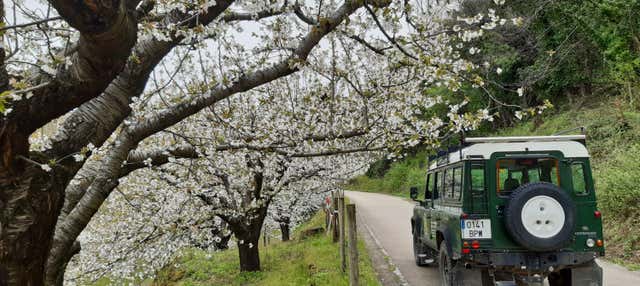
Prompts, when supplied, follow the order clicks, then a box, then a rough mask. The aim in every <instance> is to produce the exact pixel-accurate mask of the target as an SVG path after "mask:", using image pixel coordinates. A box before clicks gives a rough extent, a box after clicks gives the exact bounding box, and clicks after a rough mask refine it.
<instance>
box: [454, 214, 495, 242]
mask: <svg viewBox="0 0 640 286" xmlns="http://www.w3.org/2000/svg"><path fill="white" fill-rule="evenodd" d="M460 229H461V230H462V238H464V239H484V238H491V220H489V219H463V220H460Z"/></svg>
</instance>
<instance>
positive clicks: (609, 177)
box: [346, 100, 640, 269]
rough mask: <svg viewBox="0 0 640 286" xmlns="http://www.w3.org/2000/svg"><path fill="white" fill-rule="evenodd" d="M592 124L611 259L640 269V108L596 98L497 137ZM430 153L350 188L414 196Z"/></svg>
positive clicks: (594, 160) (592, 149)
mask: <svg viewBox="0 0 640 286" xmlns="http://www.w3.org/2000/svg"><path fill="white" fill-rule="evenodd" d="M577 126H585V127H587V136H588V141H587V145H588V146H587V147H588V148H589V151H590V153H591V155H592V161H591V164H592V168H593V170H594V178H595V183H596V191H597V196H598V207H599V208H600V210H601V211H602V212H603V215H604V230H605V243H606V250H607V259H609V260H612V261H614V262H618V263H621V264H623V265H625V266H627V267H629V268H631V269H640V232H639V231H637V230H638V229H640V219H638V217H640V162H639V161H640V112H639V111H638V110H635V109H632V108H627V107H625V106H623V105H620V104H616V102H614V101H611V100H609V101H605V102H595V103H591V105H590V106H588V107H582V108H579V109H573V108H565V109H558V110H555V112H553V113H551V114H547V115H546V116H544V117H543V118H542V121H541V122H540V121H539V122H537V124H534V122H523V123H522V124H520V125H518V126H516V127H513V128H507V129H504V130H499V131H498V132H496V133H493V134H482V135H497V136H517V135H550V134H554V133H556V132H559V131H562V130H566V129H568V128H572V127H577ZM425 157H426V155H425V154H424V153H419V154H418V155H416V156H411V157H408V158H405V159H404V160H402V161H399V162H395V163H393V164H392V165H391V167H390V169H389V170H388V171H387V172H386V173H385V174H384V176H383V177H382V178H369V177H366V176H361V177H358V178H355V179H353V180H352V181H351V182H350V183H349V184H348V185H347V186H346V188H347V189H350V190H358V191H371V192H380V193H389V194H393V195H400V196H404V197H408V190H409V187H410V186H419V187H421V189H422V188H423V187H424V173H425V170H426V162H425Z"/></svg>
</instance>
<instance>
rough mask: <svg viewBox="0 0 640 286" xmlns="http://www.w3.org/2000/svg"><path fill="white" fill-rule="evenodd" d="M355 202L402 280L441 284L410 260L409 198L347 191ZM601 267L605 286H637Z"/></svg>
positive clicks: (614, 268)
mask: <svg viewBox="0 0 640 286" xmlns="http://www.w3.org/2000/svg"><path fill="white" fill-rule="evenodd" d="M345 194H346V196H347V197H348V198H349V200H350V201H351V202H352V203H354V204H356V209H357V213H358V218H359V221H358V223H359V224H364V225H365V226H366V227H365V229H367V231H369V232H370V233H371V235H372V236H373V237H374V240H375V241H376V242H377V243H378V244H379V247H381V248H382V249H384V251H385V252H386V255H388V256H389V260H390V261H389V262H390V263H392V264H394V265H395V266H396V267H397V268H398V270H399V271H396V272H397V274H399V275H401V279H402V280H404V281H406V283H407V284H409V285H410V286H418V285H420V286H427V285H440V284H439V282H440V279H439V277H438V271H437V267H418V266H416V264H415V262H414V260H413V248H412V247H413V246H412V244H411V222H410V219H411V215H412V213H413V206H414V204H413V203H412V202H410V201H408V200H405V199H402V198H399V197H394V196H389V195H383V194H376V193H364V192H346V193H345ZM598 263H599V264H600V266H602V268H603V270H604V285H605V286H627V285H628V286H638V285H640V273H638V272H635V271H628V270H626V269H625V268H623V267H620V266H618V265H614V264H611V263H607V262H604V261H599V262H598Z"/></svg>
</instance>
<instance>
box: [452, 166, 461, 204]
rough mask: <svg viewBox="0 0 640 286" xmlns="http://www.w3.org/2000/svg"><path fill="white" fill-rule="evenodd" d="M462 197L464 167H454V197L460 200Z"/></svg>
mask: <svg viewBox="0 0 640 286" xmlns="http://www.w3.org/2000/svg"><path fill="white" fill-rule="evenodd" d="M460 197H462V168H460V167H457V168H455V169H453V198H454V199H455V200H460Z"/></svg>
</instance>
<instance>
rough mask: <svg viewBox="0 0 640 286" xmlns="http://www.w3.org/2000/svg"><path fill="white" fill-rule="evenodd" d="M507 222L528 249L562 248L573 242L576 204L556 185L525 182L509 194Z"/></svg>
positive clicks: (521, 243)
mask: <svg viewBox="0 0 640 286" xmlns="http://www.w3.org/2000/svg"><path fill="white" fill-rule="evenodd" d="M505 224H506V228H507V231H508V232H509V234H510V235H511V237H512V238H513V239H514V240H515V241H516V242H517V243H518V244H520V245H522V246H524V247H526V248H527V249H530V250H534V251H550V250H556V249H560V248H562V247H564V246H566V245H567V244H568V243H569V242H570V241H571V238H572V235H573V231H574V229H575V224H576V208H575V204H574V203H573V201H572V200H571V198H570V197H569V195H568V194H567V193H566V192H565V191H564V190H562V189H560V188H559V187H557V186H556V185H554V184H551V183H546V182H537V183H529V184H525V185H522V186H520V187H519V188H517V189H516V190H515V191H513V193H512V194H511V196H510V197H509V201H508V202H507V206H506V208H505Z"/></svg>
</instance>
